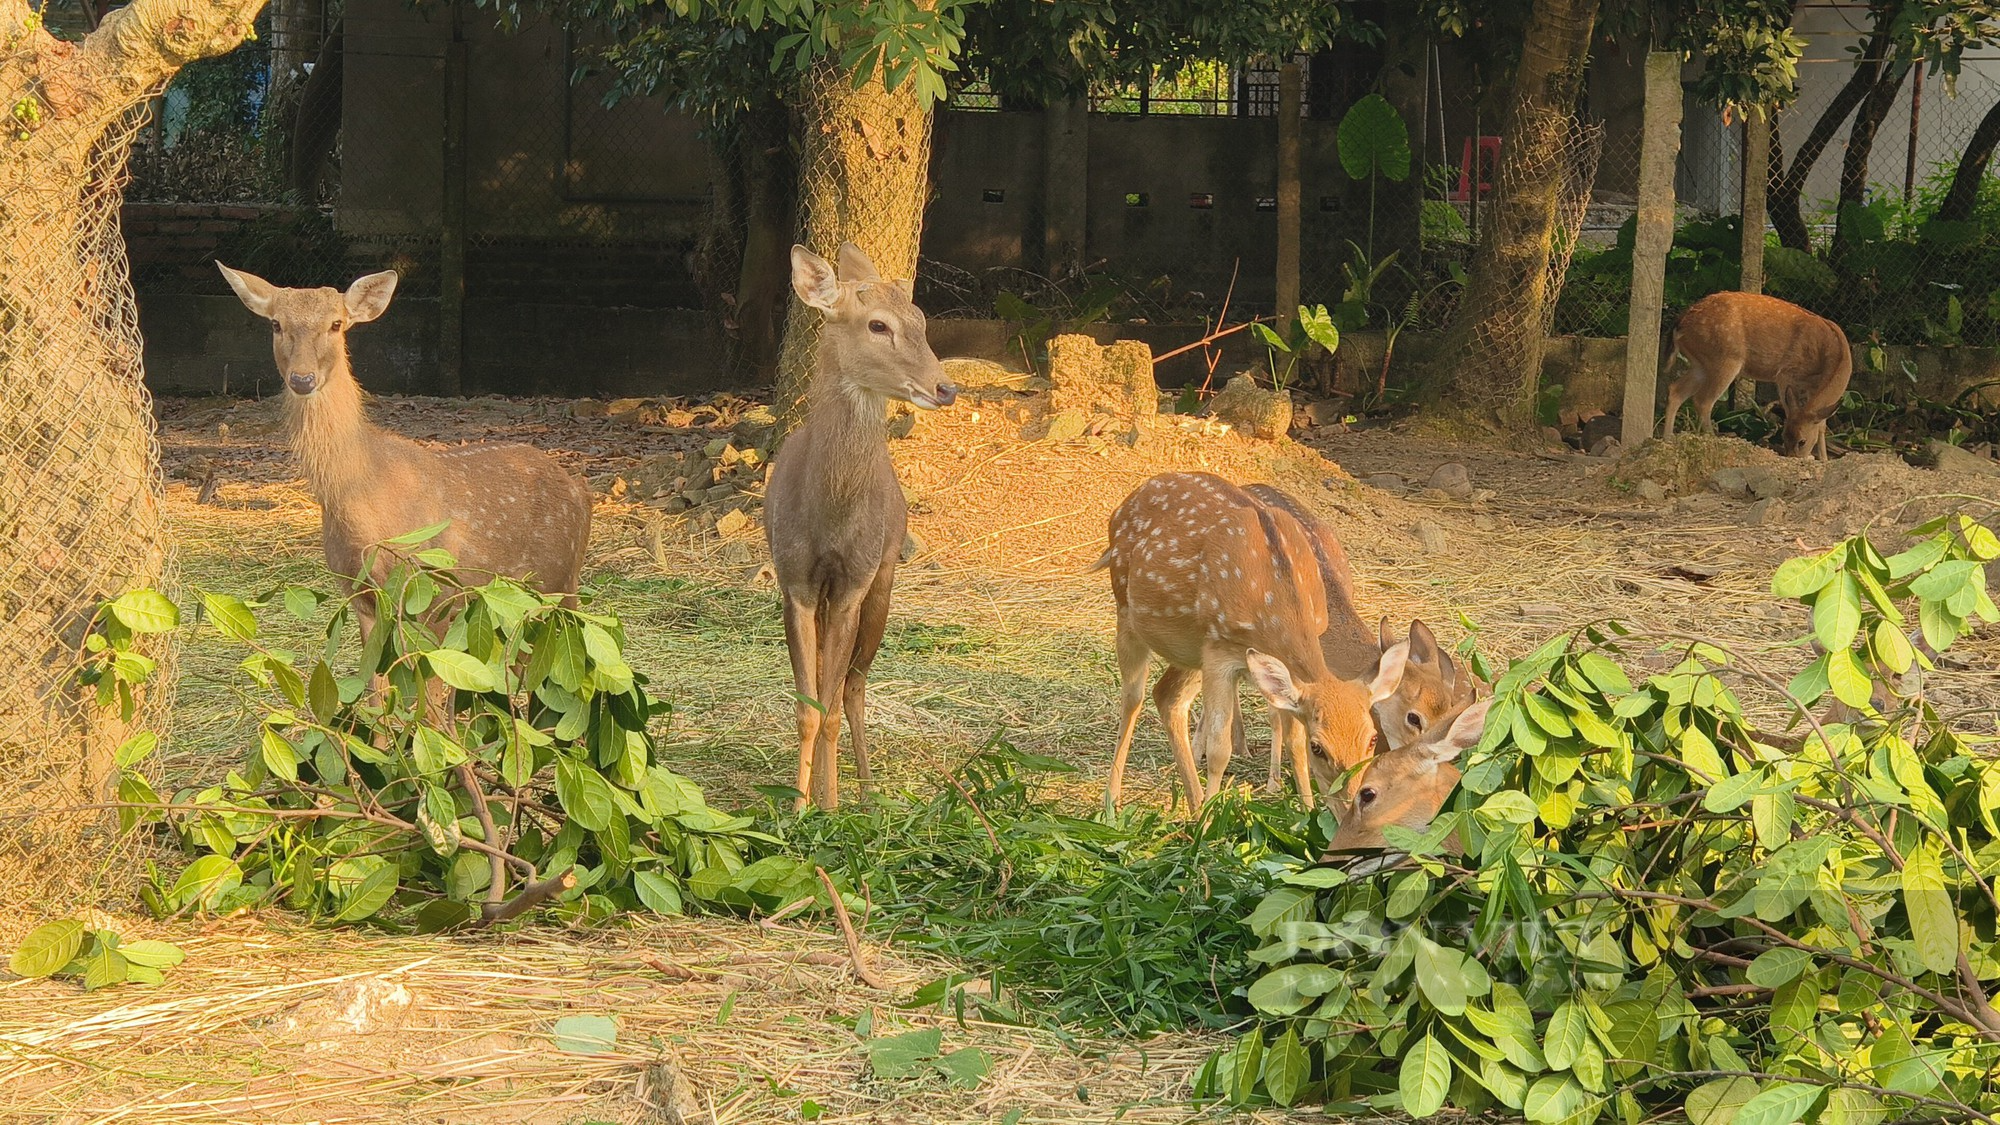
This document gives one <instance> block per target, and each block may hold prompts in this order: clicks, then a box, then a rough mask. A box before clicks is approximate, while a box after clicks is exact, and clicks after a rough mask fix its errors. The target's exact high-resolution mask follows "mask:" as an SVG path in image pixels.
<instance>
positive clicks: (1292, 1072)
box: [1252, 1027, 1312, 1106]
mask: <svg viewBox="0 0 2000 1125" xmlns="http://www.w3.org/2000/svg"><path fill="white" fill-rule="evenodd" d="M1252 1034H1256V1033H1255V1032H1252ZM1311 1076H1312V1056H1310V1055H1308V1054H1307V1053H1306V1046H1305V1044H1304V1043H1302V1042H1300V1041H1299V1033H1298V1029H1297V1028H1291V1027H1288V1028H1286V1029H1285V1033H1284V1034H1283V1035H1280V1036H1278V1041H1277V1042H1275V1043H1273V1044H1271V1048H1270V1050H1268V1051H1266V1052H1264V1090H1265V1092H1266V1093H1268V1094H1270V1095H1271V1100H1272V1101H1274V1102H1277V1103H1278V1104H1279V1105H1282V1106H1289V1105H1291V1104H1292V1103H1293V1102H1295V1101H1297V1100H1298V1097H1299V1092H1300V1091H1301V1090H1303V1089H1305V1085H1306V1081H1307V1080H1308V1079H1309V1078H1310V1077H1311Z"/></svg>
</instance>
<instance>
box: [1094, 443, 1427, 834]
mask: <svg viewBox="0 0 2000 1125" xmlns="http://www.w3.org/2000/svg"><path fill="white" fill-rule="evenodd" d="M1110 539H1111V544H1110V546H1109V547H1108V548H1107V549H1106V550H1105V552H1104V555H1103V557H1101V558H1099V559H1098V560H1097V563H1096V564H1095V565H1094V566H1093V567H1092V569H1094V570H1095V569H1105V568H1109V570H1110V571H1111V593H1112V597H1113V598H1114V600H1115V601H1116V602H1117V604H1118V642H1117V645H1118V673H1119V678H1120V693H1119V694H1120V702H1121V704H1122V708H1123V712H1124V714H1123V722H1122V724H1121V727H1120V730H1119V736H1118V750H1117V753H1116V754H1115V756H1114V757H1113V758H1112V762H1111V782H1110V786H1109V788H1108V789H1107V791H1106V794H1105V798H1106V800H1107V801H1109V802H1110V803H1111V804H1112V805H1114V806H1115V805H1116V804H1117V803H1118V799H1119V796H1120V794H1121V793H1122V791H1123V788H1124V777H1125V761H1126V758H1127V757H1128V756H1129V755H1130V753H1131V750H1132V735H1133V732H1134V730H1135V729H1136V728H1137V726H1138V722H1139V711H1140V708H1141V706H1142V705H1143V703H1144V700H1145V692H1146V671H1147V668H1148V666H1149V665H1150V664H1151V663H1152V658H1153V654H1155V653H1158V654H1159V655H1160V656H1161V657H1163V658H1164V659H1165V661H1166V664H1167V668H1166V671H1164V672H1162V673H1161V674H1160V680H1159V683H1158V684H1157V685H1155V687H1154V689H1153V701H1154V704H1155V705H1156V706H1157V707H1158V708H1159V712H1160V721H1161V722H1162V723H1163V724H1164V725H1165V726H1166V728H1167V741H1168V743H1169V744H1170V745H1171V746H1172V747H1173V752H1174V764H1175V766H1176V767H1177V768H1178V769H1179V771H1180V775H1181V785H1182V787H1183V788H1184V789H1185V790H1186V791H1187V796H1188V804H1189V807H1190V808H1198V807H1200V805H1201V803H1202V802H1203V801H1204V800H1205V799H1206V798H1207V796H1208V795H1209V794H1211V793H1213V792H1214V791H1215V789H1216V788H1217V787H1218V785H1219V784H1220V782H1221V780H1222V774H1223V771H1224V770H1225V769H1226V768H1227V767H1228V764H1229V757H1230V753H1231V751H1232V749H1233V748H1234V744H1235V742H1236V740H1237V737H1238V736H1237V734H1236V729H1235V728H1236V725H1237V724H1236V718H1237V705H1236V686H1237V681H1238V680H1239V679H1240V678H1241V677H1242V676H1243V675H1244V674H1245V673H1246V672H1247V673H1248V674H1249V676H1250V680H1251V682H1252V683H1253V684H1255V685H1256V687H1257V690H1258V691H1259V692H1261V693H1263V695H1264V698H1265V699H1266V700H1267V701H1269V703H1270V704H1271V706H1272V708H1273V709H1274V710H1275V711H1277V712H1278V713H1280V714H1282V715H1284V716H1285V719H1286V720H1287V721H1295V722H1297V723H1299V724H1300V726H1301V727H1302V728H1303V731H1304V735H1305V737H1304V742H1305V744H1306V747H1307V749H1308V751H1309V753H1310V765H1309V768H1308V772H1310V774H1311V775H1312V780H1313V782H1314V783H1316V784H1317V785H1319V786H1320V787H1321V788H1322V789H1330V787H1331V786H1332V785H1333V783H1334V781H1335V780H1336V779H1337V778H1338V777H1339V775H1340V773H1341V771H1342V770H1343V769H1344V768H1345V765H1344V763H1352V762H1355V761H1359V760H1360V759H1362V758H1365V757H1367V756H1368V753H1369V750H1370V747H1371V746H1372V745H1373V743H1374V739H1375V726H1374V720H1373V719H1372V718H1371V717H1370V708H1371V707H1372V706H1373V705H1374V704H1376V703H1379V702H1381V701H1382V700H1384V699H1387V698H1389V696H1390V695H1391V694H1393V693H1394V692H1395V690H1396V686H1397V684H1398V683H1399V682H1400V681H1401V680H1402V678H1403V670H1404V666H1405V663H1406V662H1407V659H1408V649H1407V647H1405V646H1397V647H1396V648H1394V649H1392V650H1391V651H1389V652H1387V653H1383V654H1382V656H1381V659H1380V661H1379V666H1378V667H1377V668H1376V670H1375V672H1374V674H1373V675H1372V676H1371V677H1370V678H1369V680H1368V681H1366V682H1365V683H1356V682H1352V681H1348V680H1344V679H1341V678H1340V677H1338V676H1336V675H1335V674H1334V673H1333V672H1332V671H1331V670H1330V669H1329V668H1328V667H1327V664H1326V657H1325V654H1324V653H1323V652H1322V651H1321V649H1320V637H1321V635H1322V634H1324V633H1325V632H1326V628H1327V604H1326V590H1325V587H1324V585H1323V584H1322V582H1321V580H1320V574H1319V566H1318V564H1317V562H1316V561H1315V558H1314V554H1313V547H1312V544H1311V541H1310V536H1309V535H1308V533H1307V532H1306V530H1305V529H1304V528H1303V527H1301V526H1300V525H1299V521H1298V520H1297V519H1295V518H1293V517H1292V515H1291V514H1290V513H1289V512H1287V511H1285V510H1284V509H1282V508H1278V507H1272V506H1269V505H1266V504H1263V503H1260V502H1259V501H1258V500H1257V499H1256V498H1255V497H1253V496H1251V495H1250V494H1249V493H1247V492H1245V491H1243V490H1242V489H1240V488H1238V487H1236V486H1235V485H1233V484H1230V483H1229V482H1228V481H1225V480H1223V479H1222V478H1221V477H1217V476H1213V475H1211V474H1208V473H1165V474H1162V475H1160V476H1156V477H1154V478H1152V479H1151V480H1148V481H1146V482H1145V483H1144V484H1141V485H1140V486H1139V487H1138V488H1137V489H1134V490H1133V492H1132V494H1131V495H1130V496H1127V497H1126V498H1125V500H1124V502H1123V503H1121V504H1120V505H1119V506H1118V509H1117V510H1116V511H1115V512H1113V513H1112V514H1111V535H1110ZM1197 677H1199V679H1197ZM1197 689H1199V690H1200V692H1201V693H1202V694H1203V695H1205V696H1206V697H1207V699H1208V701H1209V702H1208V706H1207V707H1206V708H1204V709H1203V712H1202V732H1201V756H1202V758H1203V759H1204V762H1205V765H1206V773H1207V777H1206V779H1205V780H1204V778H1203V776H1202V773H1201V771H1199V770H1198V769H1197V767H1196V757H1195V751H1194V747H1193V745H1192V744H1191V743H1190V741H1189V732H1188V709H1189V707H1190V706H1192V704H1193V702H1194V696H1195V692H1196V690H1197Z"/></svg>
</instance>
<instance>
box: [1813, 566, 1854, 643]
mask: <svg viewBox="0 0 2000 1125" xmlns="http://www.w3.org/2000/svg"><path fill="white" fill-rule="evenodd" d="M1812 617H1813V635H1814V636H1815V637H1818V638H1819V643H1820V644H1822V645H1824V646H1826V649H1827V651H1828V652H1844V651H1846V650H1847V649H1849V648H1851V647H1853V645H1854V634H1855V633H1856V631H1858V630H1859V629H1860V628H1861V590H1860V589H1859V588H1858V587H1856V586H1855V584H1854V576H1853V575H1851V574H1848V573H1847V572H1846V571H1842V572H1841V573H1840V574H1839V576H1837V577H1836V578H1835V579H1834V580H1833V581H1832V582H1831V583H1828V585H1827V587H1826V589H1824V590H1821V591H1820V592H1819V596H1818V597H1816V598H1814V599H1813V614H1812Z"/></svg>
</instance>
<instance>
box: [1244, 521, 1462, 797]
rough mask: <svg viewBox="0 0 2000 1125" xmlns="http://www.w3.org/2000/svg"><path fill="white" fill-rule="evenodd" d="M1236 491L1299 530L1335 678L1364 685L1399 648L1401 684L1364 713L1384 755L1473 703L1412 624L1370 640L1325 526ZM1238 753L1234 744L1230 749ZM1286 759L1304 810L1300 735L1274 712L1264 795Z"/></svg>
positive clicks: (1428, 635)
mask: <svg viewBox="0 0 2000 1125" xmlns="http://www.w3.org/2000/svg"><path fill="white" fill-rule="evenodd" d="M1243 491H1245V492H1247V493H1249V494H1250V495H1251V496H1252V497H1254V498H1256V499H1257V501H1258V502H1260V503H1263V504H1265V505H1268V506H1270V507H1273V508H1281V509H1283V510H1284V511H1285V512H1286V513H1288V514H1289V515H1290V516H1291V517H1292V518H1293V519H1295V520H1297V521H1298V522H1299V526H1300V527H1301V528H1303V529H1304V530H1305V532H1306V538H1307V541H1308V542H1310V543H1311V544H1312V550H1313V558H1314V561H1315V562H1317V563H1318V565H1319V576H1320V582H1321V585H1322V586H1323V587H1324V588H1325V590H1326V632H1324V633H1322V634H1320V639H1319V645H1320V652H1321V654H1322V655H1324V656H1325V657H1326V666H1327V668H1328V669H1330V670H1331V671H1332V672H1333V674H1334V675H1336V676H1339V677H1341V678H1342V679H1347V680H1356V681H1360V682H1364V683H1365V682H1368V681H1371V680H1373V679H1374V678H1375V674H1376V672H1377V671H1378V670H1380V668H1381V666H1382V659H1383V657H1384V655H1385V654H1386V653H1388V652H1389V651H1390V650H1391V649H1394V648H1395V647H1396V646H1397V645H1399V644H1400V645H1402V646H1403V649H1404V652H1405V654H1406V659H1405V662H1404V665H1403V677H1402V679H1401V680H1400V681H1398V682H1397V684H1396V688H1395V690H1394V691H1392V692H1391V693H1390V694H1389V695H1388V696H1387V697H1386V698H1384V699H1380V700H1377V701H1376V703H1375V705H1374V706H1373V707H1372V708H1370V712H1371V715H1372V717H1373V718H1374V720H1375V731H1376V734H1377V735H1378V736H1379V741H1380V744H1381V745H1382V746H1383V747H1384V748H1386V749H1390V750H1393V749H1395V748H1397V747H1399V746H1403V745H1406V744H1408V743H1410V742H1413V741H1415V740H1417V739H1418V738H1421V737H1423V735H1424V733H1425V732H1426V731H1428V730H1429V729H1430V728H1431V727H1432V726H1434V725H1435V724H1436V723H1437V722H1438V721H1439V720H1441V719H1444V718H1447V717H1449V715H1451V714H1452V713H1453V712H1456V711H1458V710H1459V709H1461V708H1463V707H1464V706H1465V705H1466V704H1468V703H1470V702H1472V698H1473V695H1474V693H1475V689H1476V681H1475V679H1474V678H1473V677H1472V676H1471V675H1470V674H1467V675H1464V676H1461V675H1460V674H1459V670H1458V666H1457V665H1456V664H1455V663H1454V662H1453V661H1452V659H1451V656H1450V655H1449V654H1447V653H1446V652H1445V651H1444V650H1443V649H1441V648H1440V647H1439V646H1438V643H1437V637H1436V636H1435V635H1434V634H1432V632H1431V630H1430V627H1429V626H1428V625H1425V624H1424V623H1423V622H1422V621H1412V622H1410V632H1409V636H1408V638H1407V639H1404V640H1398V639H1397V638H1396V637H1394V636H1393V635H1392V634H1391V633H1390V632H1389V619H1388V618H1387V617H1384V618H1382V621H1381V624H1380V626H1379V628H1378V630H1377V632H1376V633H1374V634H1372V635H1371V634H1370V633H1369V631H1368V627H1367V626H1366V625H1365V624H1363V623H1362V617H1361V611H1360V609H1359V608H1358V607H1357V606H1356V604H1355V600H1354V568H1353V567H1352V566H1351V565H1350V564H1349V563H1348V561H1347V551H1346V549H1345V548H1344V547H1342V546H1341V545H1340V538H1339V536H1337V535H1335V534H1334V533H1333V528H1331V527H1329V526H1327V523H1326V521H1325V520H1322V519H1320V518H1319V516H1317V515H1315V514H1314V513H1313V511H1312V509H1310V508H1308V507H1306V506H1305V505H1304V504H1302V503H1300V502H1299V500H1298V499H1297V498H1296V497H1294V496H1292V495H1291V494H1290V493H1287V492H1285V491H1283V490H1281V489H1278V488H1274V487H1272V486H1271V485H1268V484H1251V485H1245V486H1244V489H1243ZM1239 729H1240V728H1239ZM1241 748H1242V747H1241V745H1240V744H1239V745H1238V746H1237V749H1239V750H1240V749H1241ZM1288 754H1289V757H1290V758H1291V762H1292V775H1293V776H1294V777H1296V778H1298V780H1299V792H1300V794H1301V796H1302V797H1303V798H1304V800H1305V803H1306V805H1307V806H1308V807H1311V805H1312V789H1311V781H1310V780H1309V773H1310V771H1309V769H1308V766H1307V757H1306V755H1307V748H1306V744H1305V739H1304V731H1303V730H1302V729H1300V728H1299V727H1297V726H1296V725H1295V724H1293V723H1292V722H1291V721H1290V720H1289V719H1287V718H1286V716H1285V713H1284V712H1283V711H1280V710H1277V709H1275V708H1274V709H1272V712H1271V772H1270V776H1269V779H1268V781H1267V783H1266V785H1267V788H1270V789H1273V790H1275V789H1277V788H1278V787H1279V785H1280V784H1282V783H1283V779H1284V761H1285V758H1286V757H1287V756H1288ZM1357 760H1358V759H1357ZM1340 765H1341V767H1342V768H1343V769H1345V768H1347V767H1350V766H1352V765H1354V762H1352V761H1343V762H1341V763H1340Z"/></svg>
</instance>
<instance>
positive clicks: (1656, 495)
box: [1632, 480, 1667, 504]
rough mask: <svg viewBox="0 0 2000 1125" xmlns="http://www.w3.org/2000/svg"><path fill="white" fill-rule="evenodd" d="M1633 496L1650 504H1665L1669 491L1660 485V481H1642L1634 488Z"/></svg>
mask: <svg viewBox="0 0 2000 1125" xmlns="http://www.w3.org/2000/svg"><path fill="white" fill-rule="evenodd" d="M1632 495H1634V496H1637V497H1638V498H1639V499H1641V500H1644V501H1645V502H1646V503H1648V504H1663V503H1665V502H1666V499H1667V490H1666V489H1665V488H1664V487H1662V486H1661V485H1660V482H1659V481H1656V480H1642V481H1640V482H1639V483H1638V484H1635V485H1633V486H1632Z"/></svg>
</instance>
